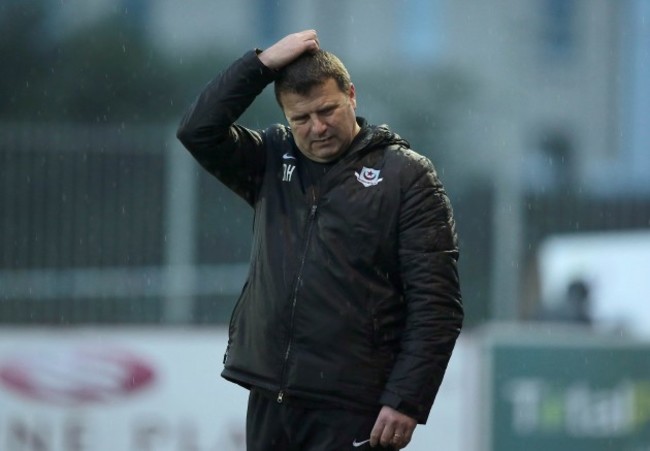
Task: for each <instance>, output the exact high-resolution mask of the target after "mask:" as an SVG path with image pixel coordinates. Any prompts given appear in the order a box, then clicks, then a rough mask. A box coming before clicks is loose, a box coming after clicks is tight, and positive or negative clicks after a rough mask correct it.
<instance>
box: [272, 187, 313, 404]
mask: <svg viewBox="0 0 650 451" xmlns="http://www.w3.org/2000/svg"><path fill="white" fill-rule="evenodd" d="M316 210H318V204H317V199H316V198H315V197H314V199H313V203H312V206H311V209H310V211H309V217H308V218H307V234H306V237H305V246H304V248H303V251H302V258H301V260H300V268H299V269H298V276H297V277H296V282H295V285H294V288H293V300H292V302H291V319H290V322H289V343H287V350H286V351H285V353H284V363H283V365H282V377H281V379H280V391H279V393H278V397H277V402H278V403H279V404H282V401H283V398H284V389H283V388H282V385H284V378H285V376H286V371H287V364H288V362H289V355H290V354H291V344H292V342H293V322H294V317H295V314H296V303H297V302H298V289H299V287H300V282H301V281H302V270H303V268H304V266H305V260H306V259H307V249H308V248H309V241H311V234H312V230H313V227H314V219H315V218H316Z"/></svg>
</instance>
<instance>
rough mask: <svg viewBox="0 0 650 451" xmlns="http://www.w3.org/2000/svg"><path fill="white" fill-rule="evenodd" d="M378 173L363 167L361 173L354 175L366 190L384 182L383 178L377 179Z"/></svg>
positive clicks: (376, 170)
mask: <svg viewBox="0 0 650 451" xmlns="http://www.w3.org/2000/svg"><path fill="white" fill-rule="evenodd" d="M379 172H380V171H379V169H372V168H367V167H365V166H364V167H362V168H361V172H355V173H354V175H356V176H357V180H358V181H359V183H361V184H362V185H363V186H365V187H366V188H367V187H369V186H374V185H376V184H378V183H379V182H381V181H382V180H384V179H383V178H381V179H380V178H379Z"/></svg>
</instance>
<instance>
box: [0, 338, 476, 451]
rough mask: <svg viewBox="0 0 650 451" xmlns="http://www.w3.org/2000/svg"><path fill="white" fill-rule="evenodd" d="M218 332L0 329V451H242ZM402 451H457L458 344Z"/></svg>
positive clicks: (241, 405)
mask: <svg viewBox="0 0 650 451" xmlns="http://www.w3.org/2000/svg"><path fill="white" fill-rule="evenodd" d="M226 341H227V337H226V331H225V330H224V329H211V330H207V329H162V328H161V329H146V328H111V329H103V328H88V329H79V328H71V329H44V328H24V329H11V328H9V329H7V328H5V329H0V450H2V451H234V450H244V449H245V444H244V428H245V415H246V403H247V398H248V392H247V391H246V390H244V389H243V388H241V387H238V386H237V385H234V384H231V383H229V382H227V381H225V380H223V379H222V378H221V377H220V371H221V369H222V356H223V351H224V350H225V346H226ZM459 348H460V349H457V351H458V355H455V356H454V359H452V365H450V369H449V372H448V375H447V378H446V380H445V383H444V384H443V389H441V392H440V394H439V396H438V400H437V401H436V405H435V406H434V410H433V412H432V414H431V417H430V420H429V424H427V425H426V426H420V427H418V429H417V430H416V433H415V437H414V440H413V442H412V443H411V445H410V446H409V447H408V449H409V450H411V451H418V450H421V451H424V450H431V449H445V450H446V451H455V450H458V451H460V450H463V451H466V450H467V448H466V447H462V446H461V438H462V427H463V424H462V422H463V414H462V408H463V407H466V406H461V403H460V394H461V393H462V390H463V388H462V384H463V381H464V380H465V381H466V378H465V377H462V375H461V374H460V373H461V372H460V369H461V368H460V366H461V364H462V361H463V359H462V354H463V350H462V344H460V345H459ZM454 362H455V363H454Z"/></svg>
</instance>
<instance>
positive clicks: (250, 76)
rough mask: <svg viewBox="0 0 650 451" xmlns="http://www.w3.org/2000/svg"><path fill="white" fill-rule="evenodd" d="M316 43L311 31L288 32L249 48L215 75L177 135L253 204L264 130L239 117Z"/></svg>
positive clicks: (210, 169) (261, 163)
mask: <svg viewBox="0 0 650 451" xmlns="http://www.w3.org/2000/svg"><path fill="white" fill-rule="evenodd" d="M317 48H318V38H317V35H316V32H315V31H313V30H307V31H302V32H299V33H293V34H290V35H288V36H286V37H284V38H282V39H281V40H279V41H278V42H276V43H275V44H273V45H272V46H271V47H269V48H268V49H266V50H264V51H260V50H257V51H253V50H251V51H249V52H247V53H246V54H244V56H242V57H241V58H239V59H238V60H237V61H235V62H234V63H233V64H231V65H230V66H229V67H228V68H227V69H225V70H224V71H223V72H221V73H220V74H219V75H218V76H217V77H216V78H215V79H214V80H212V81H211V82H210V83H208V85H207V86H206V87H205V89H204V90H203V91H202V92H201V94H199V96H198V97H197V99H196V100H195V101H194V103H193V104H192V105H191V106H190V108H189V110H188V111H187V112H186V113H185V115H184V117H183V119H182V121H181V124H180V126H179V128H178V131H177V137H178V139H179V140H180V141H181V142H182V143H183V145H184V146H185V147H186V148H187V149H188V150H189V151H190V152H191V153H192V155H193V156H194V158H196V160H197V161H198V162H199V163H200V164H201V165H202V166H203V167H204V168H205V169H206V170H207V171H208V172H210V173H211V174H213V175H214V176H216V177H217V178H219V179H220V180H221V181H222V182H223V183H224V184H225V185H227V186H228V187H229V188H230V189H232V190H233V191H235V192H236V193H237V194H239V195H240V196H242V197H243V198H244V199H245V200H246V201H247V202H249V203H253V201H254V198H255V196H256V192H257V188H258V186H259V183H260V181H261V177H262V174H263V173H264V166H265V163H266V154H265V150H264V139H265V138H264V134H263V132H260V131H256V130H250V129H248V128H245V127H243V126H241V125H238V124H235V121H236V120H237V119H239V117H240V116H241V115H242V114H243V113H244V111H246V109H247V108H248V107H249V106H250V105H251V103H252V102H253V101H254V100H255V98H256V97H257V96H258V95H259V94H260V93H261V92H262V91H263V90H264V88H265V87H266V86H267V85H268V84H269V83H271V82H273V80H274V79H275V76H276V71H277V70H278V69H281V68H282V67H284V65H286V64H288V63H289V62H291V61H293V60H294V59H296V58H297V57H298V56H300V55H301V54H302V53H303V52H305V51H312V50H315V49H317Z"/></svg>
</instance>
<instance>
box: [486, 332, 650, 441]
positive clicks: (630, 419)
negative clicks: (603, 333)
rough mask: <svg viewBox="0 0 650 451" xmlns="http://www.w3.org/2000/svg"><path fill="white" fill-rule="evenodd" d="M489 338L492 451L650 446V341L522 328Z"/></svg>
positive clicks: (487, 382)
mask: <svg viewBox="0 0 650 451" xmlns="http://www.w3.org/2000/svg"><path fill="white" fill-rule="evenodd" d="M489 342H490V343H489V346H488V347H489V349H488V354H487V355H488V356H489V360H488V361H489V365H488V368H489V373H488V374H489V376H488V378H487V379H486V384H487V387H486V388H488V390H487V392H488V393H489V401H488V410H487V413H488V414H487V415H486V417H487V422H488V428H489V432H488V434H489V436H490V439H489V442H490V449H491V451H563V450H566V451H650V344H648V343H632V342H629V341H627V342H621V341H620V340H618V341H616V340H615V341H614V342H612V341H610V340H607V339H603V337H595V336H592V335H571V334H567V335H563V334H559V335H556V334H553V333H550V334H549V333H547V334H546V335H544V334H535V333H532V334H530V333H529V334H528V335H526V334H525V332H522V331H520V333H517V334H514V335H512V336H509V337H508V338H503V337H502V338H500V339H494V340H490V341H489Z"/></svg>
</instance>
